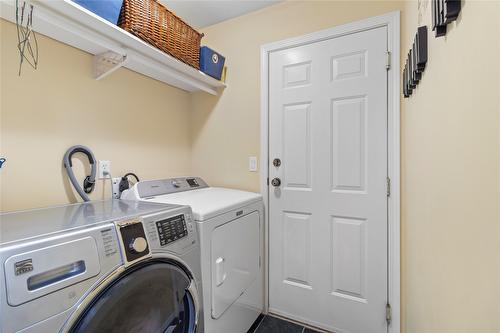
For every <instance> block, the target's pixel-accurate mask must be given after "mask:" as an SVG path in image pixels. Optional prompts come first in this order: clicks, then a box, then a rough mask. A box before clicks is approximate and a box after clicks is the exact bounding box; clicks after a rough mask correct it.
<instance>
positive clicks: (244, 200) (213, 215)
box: [121, 177, 264, 333]
mask: <svg viewBox="0 0 500 333" xmlns="http://www.w3.org/2000/svg"><path fill="white" fill-rule="evenodd" d="M121 197H122V198H123V199H127V200H132V199H133V200H140V201H147V202H158V203H171V204H181V205H189V206H191V208H192V210H193V215H194V218H195V221H196V222H197V223H196V224H197V226H198V231H199V235H200V242H201V247H200V249H201V258H202V260H201V263H202V285H203V300H204V306H203V307H204V317H205V320H204V325H205V332H206V333H245V332H247V331H248V330H249V328H250V327H251V326H252V324H253V323H254V321H255V320H256V319H257V318H258V316H259V315H260V314H261V313H262V311H263V307H264V282H263V281H264V272H263V266H264V265H263V244H264V243H263V221H264V215H263V201H262V196H261V195H260V194H257V193H252V192H245V191H239V190H233V189H227V188H218V187H209V186H208V185H207V184H206V183H205V182H204V181H203V180H202V179H201V178H199V177H186V178H173V179H163V180H152V181H142V182H139V183H137V184H135V185H134V186H133V187H132V188H130V189H129V190H126V191H124V192H123V193H122V196H121Z"/></svg>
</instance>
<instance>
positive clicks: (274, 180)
mask: <svg viewBox="0 0 500 333" xmlns="http://www.w3.org/2000/svg"><path fill="white" fill-rule="evenodd" d="M271 185H273V186H275V187H278V186H280V185H281V179H279V178H273V180H271Z"/></svg>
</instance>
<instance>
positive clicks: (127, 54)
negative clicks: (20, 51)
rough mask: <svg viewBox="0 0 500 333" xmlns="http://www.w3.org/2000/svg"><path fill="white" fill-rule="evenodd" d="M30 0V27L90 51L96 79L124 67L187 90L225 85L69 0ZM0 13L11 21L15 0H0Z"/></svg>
mask: <svg viewBox="0 0 500 333" xmlns="http://www.w3.org/2000/svg"><path fill="white" fill-rule="evenodd" d="M32 3H33V5H34V7H35V9H34V11H33V16H34V18H33V28H34V30H35V31H36V32H38V33H40V34H42V35H46V36H48V37H51V38H53V39H55V40H58V41H60V42H62V43H65V44H68V45H71V46H73V47H76V48H78V49H81V50H83V51H86V52H88V53H91V54H93V55H94V56H95V59H94V77H95V78H96V79H101V78H103V77H104V76H106V75H108V74H110V73H111V72H113V71H114V70H116V69H118V68H120V67H125V68H128V69H130V70H132V71H135V72H138V73H140V74H143V75H145V76H148V77H151V78H153V79H156V80H158V81H161V82H164V83H166V84H169V85H172V86H174V87H177V88H180V89H183V90H186V91H190V92H192V91H204V92H207V93H209V94H213V95H216V94H218V92H219V91H220V89H222V88H224V87H225V86H226V85H225V84H224V83H223V82H221V81H218V80H216V79H214V78H212V77H210V76H208V75H206V74H204V73H202V72H201V71H199V70H197V69H195V68H193V67H191V66H188V65H186V64H184V63H183V62H181V61H179V60H177V59H175V58H173V57H171V56H170V55H168V54H166V53H164V52H162V51H160V50H158V49H156V48H154V47H152V46H151V45H149V44H147V43H145V42H144V41H142V40H141V39H139V38H137V37H135V36H134V35H132V34H130V33H128V32H126V31H125V30H123V29H120V28H119V27H117V26H115V25H113V24H111V23H110V22H108V21H106V20H104V19H102V18H101V17H99V16H97V15H95V14H94V13H92V12H90V11H88V10H86V9H85V8H83V7H80V6H79V5H78V4H76V3H74V2H72V1H70V0H52V1H42V0H38V1H32ZM0 16H1V17H2V18H4V19H6V20H8V21H11V22H15V1H12V0H10V1H0ZM41 52H43V50H41Z"/></svg>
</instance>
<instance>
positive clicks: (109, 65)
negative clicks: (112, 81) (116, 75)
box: [94, 51, 127, 80]
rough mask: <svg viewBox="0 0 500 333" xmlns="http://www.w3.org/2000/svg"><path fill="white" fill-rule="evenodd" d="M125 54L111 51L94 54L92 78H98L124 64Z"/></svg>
mask: <svg viewBox="0 0 500 333" xmlns="http://www.w3.org/2000/svg"><path fill="white" fill-rule="evenodd" d="M126 62H127V56H126V55H121V54H118V53H115V52H112V51H108V52H104V53H101V54H96V55H95V56H94V78H95V79H96V80H100V79H102V78H105V77H106V76H108V75H109V74H111V73H113V72H114V71H116V70H117V69H118V68H120V67H122V66H124V65H125V63H126Z"/></svg>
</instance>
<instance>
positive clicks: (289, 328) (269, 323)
mask: <svg viewBox="0 0 500 333" xmlns="http://www.w3.org/2000/svg"><path fill="white" fill-rule="evenodd" d="M254 333H320V332H319V331H315V330H312V329H310V328H306V327H304V326H301V325H297V324H295V323H291V322H289V321H285V320H282V319H279V318H276V317H272V316H265V317H264V318H263V319H262V321H261V322H260V324H259V326H257V328H256V329H255V331H254Z"/></svg>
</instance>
